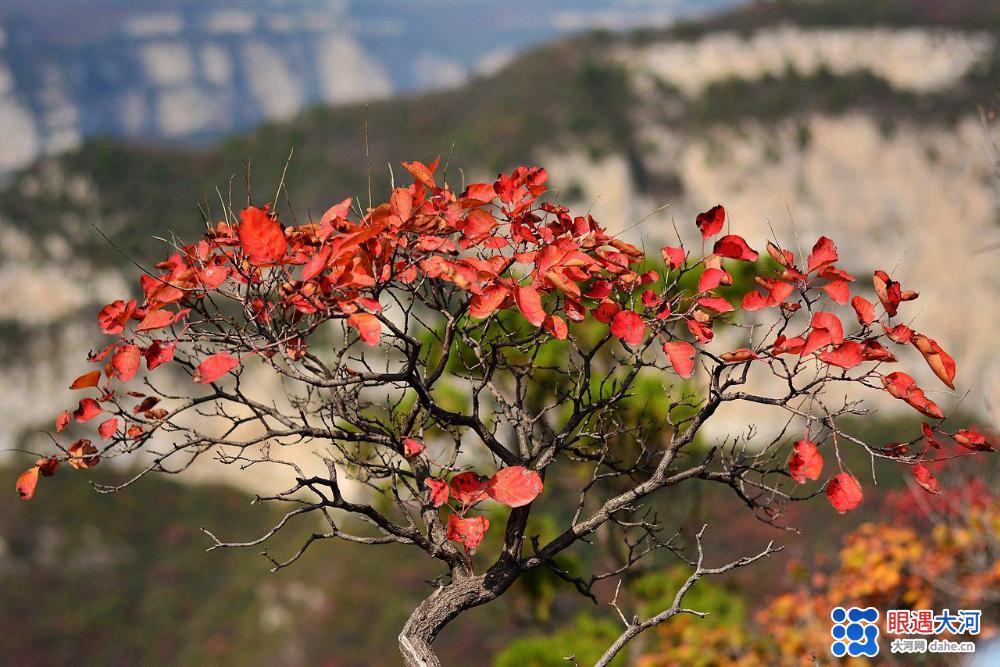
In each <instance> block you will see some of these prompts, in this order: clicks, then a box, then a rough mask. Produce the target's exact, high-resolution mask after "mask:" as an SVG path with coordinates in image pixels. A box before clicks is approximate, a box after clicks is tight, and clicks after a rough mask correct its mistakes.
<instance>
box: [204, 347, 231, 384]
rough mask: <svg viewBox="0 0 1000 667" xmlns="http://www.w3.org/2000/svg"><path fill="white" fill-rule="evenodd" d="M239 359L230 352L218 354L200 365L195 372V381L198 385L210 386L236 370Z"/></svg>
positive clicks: (207, 358)
mask: <svg viewBox="0 0 1000 667" xmlns="http://www.w3.org/2000/svg"><path fill="white" fill-rule="evenodd" d="M239 363H240V362H239V359H237V358H236V357H234V356H233V355H231V354H229V353H228V352H217V353H215V354H213V355H211V356H210V357H206V358H205V360H204V361H202V362H201V363H200V364H198V368H197V369H195V371H194V381H195V382H196V383H198V384H209V383H212V382H215V381H216V380H218V379H219V378H220V377H222V376H223V375H225V374H226V373H228V372H229V371H231V370H233V369H234V368H236V366H237V365H238V364H239Z"/></svg>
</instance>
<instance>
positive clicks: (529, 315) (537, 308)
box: [514, 285, 545, 327]
mask: <svg viewBox="0 0 1000 667" xmlns="http://www.w3.org/2000/svg"><path fill="white" fill-rule="evenodd" d="M514 301H515V302H516V303H517V308H518V310H520V311H521V314H522V315H524V319H526V320H528V322H530V323H531V324H532V325H534V326H536V327H540V326H542V323H543V322H545V311H544V310H543V309H542V297H541V296H540V295H539V294H538V291H537V290H536V289H535V288H534V287H524V286H521V285H518V286H517V287H515V288H514Z"/></svg>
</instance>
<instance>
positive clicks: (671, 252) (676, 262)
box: [660, 246, 684, 269]
mask: <svg viewBox="0 0 1000 667" xmlns="http://www.w3.org/2000/svg"><path fill="white" fill-rule="evenodd" d="M660 253H661V254H662V255H663V261H664V262H665V263H666V264H667V266H669V267H670V268H671V269H679V268H680V267H682V266H684V248H676V247H674V246H665V247H663V248H661V249H660Z"/></svg>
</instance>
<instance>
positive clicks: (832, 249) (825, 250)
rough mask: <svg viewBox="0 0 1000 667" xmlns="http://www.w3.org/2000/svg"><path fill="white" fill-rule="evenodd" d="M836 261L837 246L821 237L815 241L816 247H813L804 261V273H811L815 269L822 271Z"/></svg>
mask: <svg viewBox="0 0 1000 667" xmlns="http://www.w3.org/2000/svg"><path fill="white" fill-rule="evenodd" d="M837 259H838V257H837V246H835V245H834V244H833V241H831V240H830V239H828V238H826V237H825V236H821V237H819V240H818V241H816V245H814V246H813V249H812V254H810V255H809V259H808V260H806V272H807V273H812V272H813V271H816V270H817V269H822V268H823V267H825V266H829V265H830V264H833V263H834V262H836V261H837Z"/></svg>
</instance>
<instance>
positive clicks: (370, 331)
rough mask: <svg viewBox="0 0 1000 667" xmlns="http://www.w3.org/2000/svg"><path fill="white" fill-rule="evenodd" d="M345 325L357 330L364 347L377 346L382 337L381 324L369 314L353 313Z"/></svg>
mask: <svg viewBox="0 0 1000 667" xmlns="http://www.w3.org/2000/svg"><path fill="white" fill-rule="evenodd" d="M347 324H348V325H350V326H352V327H354V328H355V329H357V330H358V333H359V334H360V335H361V340H362V341H364V342H365V344H366V345H378V341H379V338H380V337H381V336H382V323H381V322H379V321H378V318H377V317H375V316H374V315H372V314H371V313H354V314H353V315H351V316H350V317H348V318H347Z"/></svg>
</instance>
